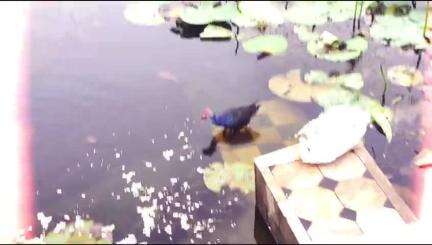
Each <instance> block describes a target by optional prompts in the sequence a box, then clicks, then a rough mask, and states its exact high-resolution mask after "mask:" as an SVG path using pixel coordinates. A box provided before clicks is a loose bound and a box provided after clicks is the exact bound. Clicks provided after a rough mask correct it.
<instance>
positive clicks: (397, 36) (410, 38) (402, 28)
mask: <svg viewBox="0 0 432 245" xmlns="http://www.w3.org/2000/svg"><path fill="white" fill-rule="evenodd" d="M424 18H425V13H424V12H421V11H418V10H413V11H411V12H410V13H409V14H408V15H406V16H394V15H382V16H377V17H376V20H375V22H374V24H373V25H372V27H371V28H370V35H371V37H372V38H373V39H375V40H377V41H380V42H382V43H385V44H387V43H389V44H390V45H391V46H393V47H402V46H407V45H413V46H415V48H417V49H423V48H425V47H426V46H427V43H426V41H425V39H424V37H423V25H424Z"/></svg>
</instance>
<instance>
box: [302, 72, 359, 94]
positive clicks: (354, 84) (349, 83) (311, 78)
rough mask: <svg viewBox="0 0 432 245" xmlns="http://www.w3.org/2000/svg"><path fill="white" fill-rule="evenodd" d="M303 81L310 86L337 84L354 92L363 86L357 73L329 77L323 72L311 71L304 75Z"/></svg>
mask: <svg viewBox="0 0 432 245" xmlns="http://www.w3.org/2000/svg"><path fill="white" fill-rule="evenodd" d="M305 81H306V82H307V83H310V84H337V85H342V86H344V87H347V88H352V89H356V90H358V89H361V88H362V87H363V85H364V82H363V78H362V75H361V74H360V73H357V72H356V73H348V74H342V75H336V76H330V77H329V76H328V75H327V73H325V72H324V71H321V70H311V71H310V72H309V73H307V74H305Z"/></svg>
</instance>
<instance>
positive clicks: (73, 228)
mask: <svg viewBox="0 0 432 245" xmlns="http://www.w3.org/2000/svg"><path fill="white" fill-rule="evenodd" d="M102 230H103V229H102V225H100V224H96V223H94V222H93V221H92V220H82V223H81V226H79V227H77V225H76V223H75V224H74V223H70V224H68V225H67V226H66V227H65V228H64V229H63V230H62V231H60V232H55V231H51V232H49V233H48V234H47V235H46V237H45V238H44V240H43V241H44V242H45V243H47V244H111V243H112V231H109V232H108V234H106V232H104V231H102Z"/></svg>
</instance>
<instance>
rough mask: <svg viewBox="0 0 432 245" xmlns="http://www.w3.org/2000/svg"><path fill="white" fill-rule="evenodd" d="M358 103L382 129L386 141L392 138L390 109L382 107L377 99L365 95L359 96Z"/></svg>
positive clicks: (391, 114)
mask: <svg viewBox="0 0 432 245" xmlns="http://www.w3.org/2000/svg"><path fill="white" fill-rule="evenodd" d="M358 104H359V105H360V106H361V107H362V108H364V109H365V110H367V111H368V112H369V113H370V115H371V117H372V119H373V120H374V121H375V122H376V123H377V124H378V125H379V126H380V127H381V129H382V130H383V132H384V134H385V136H386V138H387V141H388V142H391V140H392V138H393V133H392V126H391V122H392V120H393V112H392V110H391V109H390V108H388V107H383V106H382V105H381V104H380V103H379V102H378V101H377V100H374V99H372V98H370V97H368V96H365V95H362V96H360V97H359V101H358Z"/></svg>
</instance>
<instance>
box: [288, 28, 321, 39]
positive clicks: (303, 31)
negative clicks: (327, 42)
mask: <svg viewBox="0 0 432 245" xmlns="http://www.w3.org/2000/svg"><path fill="white" fill-rule="evenodd" d="M312 30H313V27H312V26H307V25H294V27H293V31H294V33H295V34H297V37H298V39H299V40H300V41H302V42H308V41H310V40H312V39H317V38H318V37H319V34H318V33H316V32H313V31H312Z"/></svg>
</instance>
